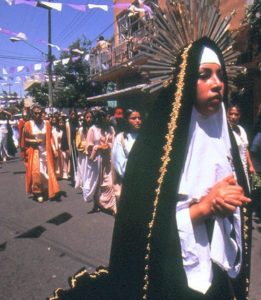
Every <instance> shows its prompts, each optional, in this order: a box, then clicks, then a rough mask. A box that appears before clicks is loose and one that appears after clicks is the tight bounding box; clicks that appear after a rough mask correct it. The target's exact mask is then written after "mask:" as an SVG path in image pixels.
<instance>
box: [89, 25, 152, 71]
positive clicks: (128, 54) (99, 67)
mask: <svg viewBox="0 0 261 300" xmlns="http://www.w3.org/2000/svg"><path fill="white" fill-rule="evenodd" d="M144 43H149V40H148V39H147V37H146V35H145V32H144V29H143V28H142V29H141V30H139V31H137V32H136V33H135V34H133V36H131V37H130V38H128V39H126V40H124V41H123V42H121V43H120V44H119V45H118V46H116V47H115V46H112V47H109V48H108V50H104V51H102V52H96V51H95V48H93V49H92V52H91V54H90V60H89V62H90V74H91V75H92V76H95V75H97V74H101V73H103V72H105V71H107V70H109V69H110V68H111V67H114V66H118V65H121V64H124V63H126V62H128V61H129V60H131V59H133V58H134V57H135V56H136V55H137V54H139V50H140V45H141V44H144Z"/></svg>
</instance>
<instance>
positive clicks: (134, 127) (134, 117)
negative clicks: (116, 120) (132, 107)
mask: <svg viewBox="0 0 261 300" xmlns="http://www.w3.org/2000/svg"><path fill="white" fill-rule="evenodd" d="M128 123H129V126H130V129H131V131H134V132H136V131H139V130H140V127H141V124H142V119H141V115H140V113H139V112H138V111H134V112H132V113H131V114H130V115H129V117H128Z"/></svg>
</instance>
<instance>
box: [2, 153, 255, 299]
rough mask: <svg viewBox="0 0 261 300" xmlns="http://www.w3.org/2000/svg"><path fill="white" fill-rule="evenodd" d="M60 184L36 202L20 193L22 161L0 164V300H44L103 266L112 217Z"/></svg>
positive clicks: (22, 174) (106, 256) (67, 183)
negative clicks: (58, 193)
mask: <svg viewBox="0 0 261 300" xmlns="http://www.w3.org/2000/svg"><path fill="white" fill-rule="evenodd" d="M60 184H61V189H62V190H63V191H64V192H66V194H67V195H66V197H62V201H61V202H45V203H42V204H39V203H37V202H34V201H33V200H32V199H31V198H29V197H28V196H27V195H26V194H25V191H24V166H23V163H22V162H21V160H20V159H19V158H15V159H13V160H11V161H8V162H7V163H5V164H2V165H1V168H0V187H1V188H0V199H1V200H0V269H1V272H0V300H44V299H45V298H46V297H47V296H49V295H51V293H52V291H53V290H54V289H55V288H57V287H62V288H66V287H68V285H67V278H68V277H69V276H71V275H72V274H73V273H75V272H76V271H77V270H79V269H80V268H82V267H83V266H85V267H87V269H88V270H90V271H92V270H93V269H94V267H96V266H99V265H106V264H107V263H108V260H109V252H110V244H111V236H112V230H113V223H114V219H113V217H111V216H109V215H106V214H103V213H96V214H88V213H87V212H88V211H89V210H90V209H91V207H92V205H91V204H89V203H85V202H84V201H83V200H82V196H81V194H80V193H79V191H78V190H75V189H73V188H72V187H71V186H70V185H69V182H67V181H61V182H60ZM260 200H261V199H260ZM253 226H254V231H253V252H252V253H253V257H252V274H251V280H252V285H251V290H250V296H251V297H250V300H261V276H260V274H261V262H260V254H261V249H260V245H261V243H260V241H261V223H260V220H259V219H255V221H254V223H253Z"/></svg>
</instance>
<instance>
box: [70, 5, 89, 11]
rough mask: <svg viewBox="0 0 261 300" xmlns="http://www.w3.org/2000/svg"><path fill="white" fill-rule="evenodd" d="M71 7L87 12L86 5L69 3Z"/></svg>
mask: <svg viewBox="0 0 261 300" xmlns="http://www.w3.org/2000/svg"><path fill="white" fill-rule="evenodd" d="M67 5H68V6H70V7H71V8H74V9H77V10H79V11H82V12H85V11H86V5H77V4H67Z"/></svg>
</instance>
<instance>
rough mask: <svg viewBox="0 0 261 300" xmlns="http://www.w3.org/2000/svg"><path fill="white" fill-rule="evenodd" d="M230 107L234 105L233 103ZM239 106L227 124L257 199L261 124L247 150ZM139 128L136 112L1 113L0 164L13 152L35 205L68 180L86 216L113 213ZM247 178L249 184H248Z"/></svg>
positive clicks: (57, 191) (100, 109)
mask: <svg viewBox="0 0 261 300" xmlns="http://www.w3.org/2000/svg"><path fill="white" fill-rule="evenodd" d="M232 103H233V102H232ZM240 117H241V111H240V107H239V106H238V105H236V104H230V106H229V107H228V109H227V119H228V122H229V124H230V126H231V128H232V131H233V133H234V135H235V139H236V141H237V144H238V147H239V151H240V155H241V159H242V162H243V166H244V170H245V172H246V174H249V175H250V180H249V185H250V184H252V189H253V193H254V194H257V197H256V198H258V197H259V196H260V194H259V185H260V182H259V181H260V180H259V174H260V173H261V169H260V165H261V162H260V160H261V143H260V134H261V129H260V123H261V121H260V120H261V112H258V115H257V123H256V127H255V134H254V137H253V139H252V140H253V141H252V143H251V145H250V144H249V141H248V136H247V133H246V131H245V129H244V128H243V127H242V126H240V125H239V122H240ZM141 125H142V113H141V111H140V110H137V109H123V108H121V107H116V108H114V109H109V108H108V107H105V106H103V107H93V108H89V109H85V110H84V111H83V112H82V113H78V112H77V110H76V109H70V110H69V113H68V116H67V115H66V114H64V113H60V112H57V111H56V112H55V113H53V114H49V115H47V114H46V113H45V111H44V109H43V108H42V107H41V106H39V105H38V104H35V105H33V107H32V108H31V113H30V114H29V115H28V114H23V115H22V118H20V119H19V120H18V121H15V120H13V119H12V115H11V113H9V112H8V111H5V110H3V109H1V111H0V159H1V162H5V161H6V160H8V159H10V158H11V157H13V156H14V155H15V154H16V152H17V148H20V150H21V151H20V156H21V157H22V158H23V159H24V163H25V167H26V192H27V193H29V194H32V195H33V197H34V199H35V200H36V201H38V202H43V201H45V200H48V199H49V200H53V199H56V198H59V197H60V188H59V183H58V181H60V180H68V181H70V183H71V185H72V186H73V187H74V188H75V189H81V191H82V197H83V199H84V201H86V202H93V208H92V210H91V211H90V212H89V213H95V212H100V211H104V212H108V213H110V214H112V215H115V214H116V213H117V202H118V201H119V197H120V193H121V186H122V182H123V178H124V173H125V169H126V164H127V160H128V156H129V153H130V151H131V149H132V146H133V144H134V142H135V140H136V138H137V136H138V133H139V130H140V128H141ZM251 178H253V180H252V181H251Z"/></svg>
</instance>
